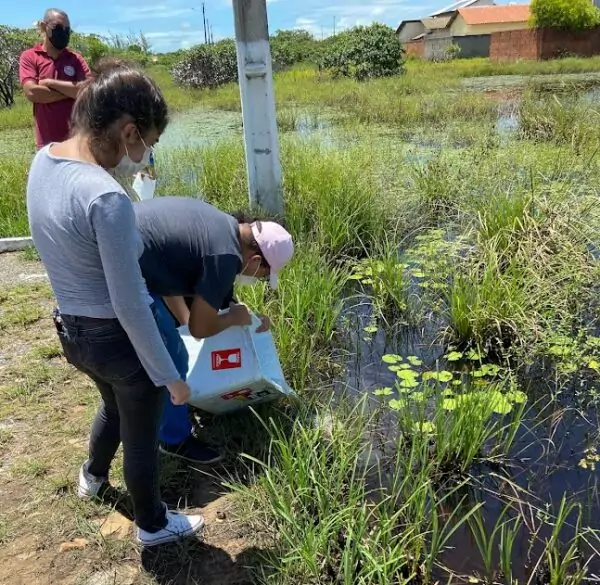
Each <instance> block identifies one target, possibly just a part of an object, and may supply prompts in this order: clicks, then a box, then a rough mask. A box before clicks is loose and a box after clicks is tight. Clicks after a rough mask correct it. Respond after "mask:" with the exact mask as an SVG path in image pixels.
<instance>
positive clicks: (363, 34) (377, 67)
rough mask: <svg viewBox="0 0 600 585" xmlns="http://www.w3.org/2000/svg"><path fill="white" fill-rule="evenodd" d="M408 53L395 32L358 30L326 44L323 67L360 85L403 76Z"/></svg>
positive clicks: (382, 27)
mask: <svg viewBox="0 0 600 585" xmlns="http://www.w3.org/2000/svg"><path fill="white" fill-rule="evenodd" d="M403 55H404V51H403V49H402V45H401V44H400V41H399V40H398V36H397V35H396V32H395V31H394V29H392V28H390V27H389V26H386V25H383V24H372V25H371V26H357V27H354V28H351V29H350V30H348V31H344V32H342V33H340V34H338V35H336V36H334V37H332V38H331V39H329V40H328V41H327V42H326V43H324V47H323V49H322V58H321V62H320V65H321V67H322V68H323V69H325V70H329V71H331V73H332V74H333V75H334V77H340V76H342V77H351V78H353V79H357V80H358V81H365V80H366V79H374V78H377V77H390V76H392V75H399V74H400V73H402V57H403Z"/></svg>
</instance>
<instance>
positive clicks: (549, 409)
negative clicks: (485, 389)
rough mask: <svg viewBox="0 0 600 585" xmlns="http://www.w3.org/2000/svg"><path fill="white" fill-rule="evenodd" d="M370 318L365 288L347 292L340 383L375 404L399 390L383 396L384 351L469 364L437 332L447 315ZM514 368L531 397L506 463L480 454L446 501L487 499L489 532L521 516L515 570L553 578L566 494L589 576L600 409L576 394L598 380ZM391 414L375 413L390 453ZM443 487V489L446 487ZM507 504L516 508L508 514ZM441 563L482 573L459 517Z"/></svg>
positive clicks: (519, 575) (441, 364) (464, 575)
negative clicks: (414, 319) (402, 320)
mask: <svg viewBox="0 0 600 585" xmlns="http://www.w3.org/2000/svg"><path fill="white" fill-rule="evenodd" d="M373 319H374V309H373V306H372V304H371V302H370V300H369V297H368V296H361V295H360V294H359V295H358V296H353V297H352V298H351V299H348V300H347V301H346V306H345V309H344V312H343V318H342V320H343V322H344V327H343V331H344V335H345V339H344V342H345V346H346V347H348V349H349V355H350V356H351V357H348V358H347V359H346V362H345V372H346V377H345V380H344V381H343V383H340V384H339V386H338V391H339V392H343V393H344V394H348V393H349V394H350V395H351V396H352V395H354V396H362V395H364V394H368V395H370V396H372V405H373V409H374V410H378V409H379V408H380V404H381V402H380V400H381V399H380V398H378V397H377V396H376V395H375V391H376V390H377V389H380V388H393V389H394V394H392V395H390V396H387V397H386V399H385V400H389V399H394V398H400V397H401V395H400V394H399V393H398V391H399V389H398V387H397V386H396V383H397V382H398V378H397V375H396V373H395V372H394V371H390V369H389V364H388V363H385V362H384V360H383V358H384V356H386V355H389V354H396V355H398V356H402V357H403V360H404V363H406V361H407V358H408V356H414V357H416V358H417V360H418V361H417V362H416V363H419V362H421V363H420V367H419V368H418V369H420V370H421V371H445V370H449V371H452V372H458V371H459V370H460V371H461V372H464V371H465V368H467V369H469V366H468V365H466V364H465V363H461V362H452V363H451V362H449V361H447V360H446V357H447V351H448V349H447V346H446V344H445V343H444V341H443V338H442V335H441V332H442V331H443V329H444V326H445V323H444V321H443V319H442V318H441V317H435V316H431V317H430V318H426V319H425V320H424V321H423V324H422V325H420V326H419V328H416V327H412V326H407V325H399V326H395V327H390V328H388V329H387V330H386V328H384V327H380V328H378V329H377V330H376V331H373V329H371V328H370V326H371V325H372V324H373ZM490 363H491V362H490ZM472 368H473V366H472V365H471V368H470V369H471V370H472ZM455 375H458V374H455ZM515 375H516V377H517V378H518V384H519V388H520V389H522V390H523V391H524V392H525V393H526V394H527V397H528V399H527V407H526V411H525V413H526V414H525V416H524V418H523V421H522V423H521V425H520V426H519V428H518V431H517V433H516V438H515V441H514V443H513V444H512V447H511V449H510V451H509V452H508V453H507V455H506V457H505V458H504V459H503V460H502V461H501V462H499V463H495V462H494V463H492V462H488V461H485V460H482V461H481V462H480V463H476V464H475V465H473V466H472V468H471V469H470V470H469V472H468V474H467V477H466V479H465V477H464V476H463V475H461V476H460V477H452V476H451V475H450V476H449V477H448V478H447V480H446V481H447V490H448V493H451V492H453V491H454V490H455V489H456V485H457V484H458V483H459V481H463V480H465V485H464V486H463V487H462V488H461V489H460V490H459V491H458V492H457V493H455V494H453V495H452V498H451V499H450V500H449V505H448V511H447V514H448V515H449V516H450V515H451V514H452V512H453V511H454V510H455V508H456V506H459V505H460V506H462V509H463V510H464V514H465V515H466V514H467V513H468V511H469V510H470V509H471V508H472V507H473V506H475V505H476V504H478V503H484V506H483V508H482V512H483V518H484V520H485V523H486V527H487V531H488V534H490V533H491V532H492V530H493V528H494V527H495V525H496V523H497V522H499V521H505V520H508V519H509V518H512V519H514V520H516V519H517V518H518V519H519V522H522V525H521V527H520V529H519V530H518V531H517V536H516V538H515V543H514V546H513V549H512V571H513V575H512V576H513V578H514V579H518V580H519V582H521V583H526V582H527V583H540V584H543V583H546V582H547V581H546V580H545V579H546V578H547V577H546V576H545V575H544V570H546V567H544V566H543V564H542V563H540V564H539V565H538V564H537V562H538V560H539V559H540V558H541V556H542V554H543V552H544V548H545V544H546V542H547V540H548V539H549V538H550V536H551V531H552V528H551V526H552V523H553V521H554V520H553V518H554V515H555V514H556V513H557V510H558V508H559V506H560V504H561V500H562V499H563V497H565V496H566V497H567V499H568V502H574V503H576V505H577V506H578V508H580V510H581V526H580V529H579V533H580V534H583V535H584V538H583V539H582V541H581V543H580V548H579V550H578V554H579V555H580V558H581V559H582V563H581V565H584V564H586V563H587V569H588V576H589V575H594V574H595V575H600V551H599V550H598V548H597V545H598V541H597V540H596V537H595V536H594V537H591V536H592V532H593V531H600V484H599V481H600V464H598V468H596V451H595V445H596V444H597V441H598V438H599V436H600V418H599V417H598V413H597V411H596V408H595V406H590V405H589V404H586V403H581V400H580V399H579V398H578V394H579V390H584V392H583V394H587V393H588V392H590V390H591V389H592V388H593V387H594V384H595V382H592V381H590V380H587V379H585V378H582V377H580V376H578V375H575V376H573V378H572V379H571V380H570V381H568V382H564V381H563V382H561V383H559V382H558V381H557V378H556V376H555V374H554V373H553V371H552V370H551V369H550V368H548V369H546V368H545V366H543V365H540V367H529V368H528V369H526V370H524V371H522V372H515ZM551 398H552V400H551ZM395 416H396V415H395V413H394V412H393V411H391V410H387V414H386V416H385V417H384V418H383V419H381V418H380V419H379V422H378V425H379V431H378V433H383V435H382V436H383V437H384V441H383V444H385V445H387V446H388V447H389V448H390V450H391V451H390V452H391V453H393V447H392V446H393V445H394V444H395V443H396V442H397V439H398V436H397V432H398V427H397V424H395V423H394V421H395ZM497 420H498V419H497ZM378 433H375V435H374V436H375V437H376V439H375V441H374V445H373V446H374V447H375V448H378V445H379V448H381V444H382V443H381V436H379V435H378ZM489 447H490V448H493V445H489ZM441 493H445V492H444V486H442V491H441ZM507 506H509V507H510V511H509V512H508V513H507V514H506V515H505V516H504V515H503V514H504V512H505V508H506V507H507ZM459 516H460V514H459ZM441 520H443V518H442V519H441ZM576 521H577V520H576V518H575V514H574V513H571V514H570V515H569V517H568V519H567V522H566V523H565V526H564V527H563V528H562V529H561V531H560V536H561V539H562V540H563V541H564V542H567V541H570V539H572V538H573V537H574V534H575V529H574V526H575V524H576ZM586 536H587V537H589V538H587V540H586ZM497 537H498V538H499V534H498V535H497ZM493 557H494V563H495V566H498V561H499V554H498V542H496V543H495V544H494V552H493ZM438 571H439V572H438V574H436V578H438V579H439V581H440V582H448V579H450V582H471V583H477V582H483V581H478V580H477V579H478V578H479V577H480V576H482V575H484V573H485V566H484V563H483V559H482V555H481V553H480V551H479V549H478V547H477V544H476V542H475V540H474V538H473V536H472V533H471V531H470V530H469V528H468V527H467V526H464V525H463V526H462V527H461V528H460V529H459V530H458V531H457V532H456V533H455V535H454V536H453V538H452V539H451V540H450V542H449V548H448V550H447V551H446V553H445V554H444V556H443V567H439V569H438ZM453 579H458V581H454V580H453ZM530 579H531V581H530ZM500 581H501V582H503V581H502V580H501V579H500ZM590 581H594V579H590Z"/></svg>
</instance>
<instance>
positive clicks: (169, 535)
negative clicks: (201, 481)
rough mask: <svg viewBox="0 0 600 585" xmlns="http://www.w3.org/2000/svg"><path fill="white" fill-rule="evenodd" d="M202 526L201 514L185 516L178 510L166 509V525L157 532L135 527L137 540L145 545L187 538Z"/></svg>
mask: <svg viewBox="0 0 600 585" xmlns="http://www.w3.org/2000/svg"><path fill="white" fill-rule="evenodd" d="M203 528H204V518H203V517H202V516H187V515H186V514H179V513H178V512H169V511H167V525H166V526H165V527H164V528H163V529H162V530H159V531H158V532H146V530H142V529H141V528H138V529H137V541H138V543H139V544H141V545H142V546H145V547H150V546H156V545H158V544H165V543H167V542H175V541H176V540H180V539H182V538H189V537H190V536H194V534H196V533H197V532H200V531H201V530H202V529H203Z"/></svg>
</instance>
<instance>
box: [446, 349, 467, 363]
mask: <svg viewBox="0 0 600 585" xmlns="http://www.w3.org/2000/svg"><path fill="white" fill-rule="evenodd" d="M463 355H464V354H463V353H462V351H451V352H450V353H449V354H448V355H447V356H446V361H449V362H457V361H458V360H460V359H462V358H463Z"/></svg>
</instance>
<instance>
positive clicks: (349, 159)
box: [282, 141, 395, 258]
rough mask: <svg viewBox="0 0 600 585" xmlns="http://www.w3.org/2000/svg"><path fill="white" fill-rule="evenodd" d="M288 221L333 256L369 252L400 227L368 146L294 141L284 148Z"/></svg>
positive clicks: (299, 234)
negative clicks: (341, 147)
mask: <svg viewBox="0 0 600 585" xmlns="http://www.w3.org/2000/svg"><path fill="white" fill-rule="evenodd" d="M282 164H283V169H284V188H285V201H286V223H287V225H288V227H289V229H290V230H291V231H292V233H294V234H297V235H298V236H299V237H302V238H305V239H306V240H309V241H314V242H316V243H317V244H318V245H319V247H320V248H321V249H322V250H323V253H325V254H326V255H329V256H330V257H332V258H335V257H340V256H343V255H347V256H358V257H361V256H363V255H365V254H366V253H367V252H368V251H370V250H372V249H373V247H374V246H375V245H376V244H377V243H379V242H381V241H384V240H385V238H386V234H387V233H388V232H389V231H390V230H392V232H393V230H394V220H395V218H393V216H392V217H390V215H391V214H390V213H389V211H388V209H389V204H390V202H389V200H388V199H387V197H386V193H384V192H383V191H382V190H381V189H380V188H379V184H378V180H377V176H376V174H375V171H376V166H375V164H374V161H373V159H372V153H371V151H369V150H368V149H361V148H360V147H357V148H349V149H346V150H344V151H339V150H332V149H328V148H326V147H324V146H322V145H319V144H318V143H307V142H305V141H290V142H287V143H286V144H284V149H283V163H282Z"/></svg>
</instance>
